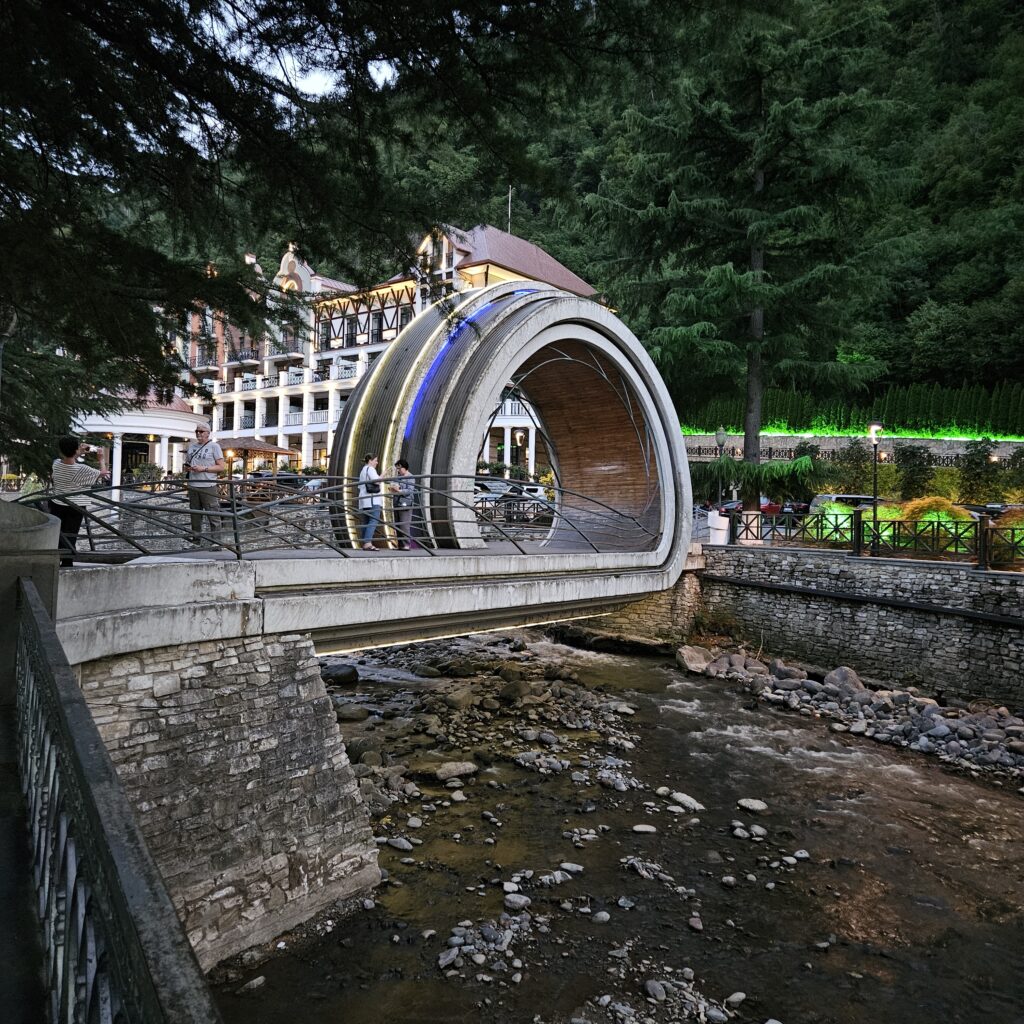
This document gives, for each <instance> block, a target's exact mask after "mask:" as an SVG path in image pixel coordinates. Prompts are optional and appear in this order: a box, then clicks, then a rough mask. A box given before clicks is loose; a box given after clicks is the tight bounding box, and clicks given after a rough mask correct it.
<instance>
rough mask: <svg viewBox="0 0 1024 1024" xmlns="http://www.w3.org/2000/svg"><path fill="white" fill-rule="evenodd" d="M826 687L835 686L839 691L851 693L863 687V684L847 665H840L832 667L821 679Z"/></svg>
mask: <svg viewBox="0 0 1024 1024" xmlns="http://www.w3.org/2000/svg"><path fill="white" fill-rule="evenodd" d="M823 682H824V684H825V686H826V687H829V686H835V687H837V688H838V689H839V691H840V692H841V693H844V694H852V693H855V692H857V691H858V690H863V689H864V684H863V683H862V682H861V681H860V676H858V675H857V673H856V672H854V671H853V669H852V668H850V667H849V666H847V665H840V666H839V668H834V669H832V671H831V672H829V674H828V675H827V676H825V678H824V680H823Z"/></svg>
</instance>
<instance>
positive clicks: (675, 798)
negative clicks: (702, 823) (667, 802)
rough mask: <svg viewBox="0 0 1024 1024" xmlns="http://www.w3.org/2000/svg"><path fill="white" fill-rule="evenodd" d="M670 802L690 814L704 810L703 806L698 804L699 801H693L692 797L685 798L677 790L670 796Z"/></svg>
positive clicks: (685, 796) (684, 795)
mask: <svg viewBox="0 0 1024 1024" xmlns="http://www.w3.org/2000/svg"><path fill="white" fill-rule="evenodd" d="M672 802H673V803H675V804H678V805H679V806H680V807H683V808H685V809H686V810H687V811H689V812H690V813H691V814H696V812H697V811H703V810H704V805H703V804H702V803H700V801H698V800H694V799H693V797H692V796H687V795H686V794H685V793H680V792H679V791H678V790H677V791H676V792H674V793H673V794H672Z"/></svg>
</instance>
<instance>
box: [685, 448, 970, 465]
mask: <svg viewBox="0 0 1024 1024" xmlns="http://www.w3.org/2000/svg"><path fill="white" fill-rule="evenodd" d="M723 452H724V454H726V455H728V456H729V457H730V458H734V459H741V458H743V446H742V445H725V446H724V448H723ZM718 454H719V453H718V446H717V445H714V444H692V445H690V444H688V445H687V446H686V457H687V458H688V459H691V460H692V461H695V462H704V461H710V460H712V459H717V458H718ZM799 454H801V452H799V451H798V450H797V448H796V447H795V446H794V447H789V446H785V445H762V446H761V449H760V458H761V461H762V462H770V461H772V460H782V461H785V462H791V461H792V460H793V459H795V458H796V457H797V456H798V455H799ZM814 457H815V459H816V460H817V461H818V462H839V461H841V460H842V453H841V452H840V451H838V450H832V449H828V448H824V449H820V450H819V451H818V452H817V454H816V455H815V456H814ZM881 457H882V458H889V459H891V456H890V455H889V453H888V452H885V453H883V454H882V456H881ZM929 464H930V465H932V466H959V465H960V456H959V455H938V454H930V455H929Z"/></svg>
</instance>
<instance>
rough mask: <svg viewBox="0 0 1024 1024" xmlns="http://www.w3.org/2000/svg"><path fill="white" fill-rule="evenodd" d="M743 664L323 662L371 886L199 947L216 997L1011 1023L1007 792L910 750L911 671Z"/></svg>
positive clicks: (446, 651) (298, 1005)
mask: <svg viewBox="0 0 1024 1024" xmlns="http://www.w3.org/2000/svg"><path fill="white" fill-rule="evenodd" d="M723 658H724V661H723V660H722V659H723ZM687 659H689V661H688V660H687ZM733 659H740V661H736V660H733ZM748 661H757V659H750V658H749V655H746V654H741V653H740V652H730V653H727V654H724V655H723V654H722V652H716V651H707V652H706V653H700V652H699V651H693V650H692V651H690V652H689V653H688V654H687V655H686V656H685V657H684V658H683V661H682V665H676V664H674V663H673V662H672V661H671V660H669V659H665V658H636V657H621V656H614V655H609V654H595V653H592V652H585V651H580V650H575V649H572V648H569V647H565V646H562V645H560V644H556V643H552V642H551V641H550V640H549V639H547V638H544V637H542V636H541V635H540V634H537V633H534V634H515V635H509V636H506V637H498V638H494V637H490V636H487V637H478V638H466V639H463V640H459V641H445V642H437V643H432V644H424V645H418V646H415V647H412V646H410V647H406V648H393V649H389V650H387V651H372V652H366V653H365V654H364V655H362V656H361V657H360V658H359V659H331V660H328V661H325V663H324V665H323V667H322V670H323V674H324V677H325V679H326V680H327V681H328V685H329V688H330V689H331V691H332V699H333V700H334V702H335V706H336V710H337V714H338V718H339V722H340V725H341V728H342V731H343V733H344V735H345V736H346V741H347V748H348V750H349V754H350V757H351V759H352V761H353V762H354V764H355V770H356V773H357V776H358V777H359V782H360V789H361V791H362V793H363V797H364V799H365V800H366V802H367V804H368V806H369V808H370V809H371V812H372V816H373V820H374V827H375V833H376V837H377V842H378V844H379V846H380V862H381V866H382V868H383V869H384V871H385V876H386V877H385V881H384V882H383V884H382V885H381V887H380V889H379V890H378V891H377V892H376V893H375V894H374V895H373V897H372V898H368V899H367V900H366V901H365V902H364V903H362V904H360V905H358V906H357V907H355V908H338V913H332V914H330V915H323V916H321V918H320V919H319V920H318V921H316V922H313V923H311V924H310V925H309V926H308V927H306V928H304V929H302V930H300V931H298V932H296V933H294V934H292V935H289V936H284V937H282V939H281V940H280V942H279V943H277V944H274V945H272V946H270V947H268V948H266V949H261V950H254V951H250V953H248V954H246V955H245V957H243V958H241V959H239V960H238V961H236V962H235V963H233V964H230V965H227V966H226V967H224V968H222V969H220V971H219V972H218V975H217V977H218V978H219V980H220V987H219V996H218V999H219V1002H220V1004H221V1007H222V1010H223V1012H224V1014H225V1018H226V1020H228V1021H229V1022H233V1021H243V1020H244V1021H247V1022H249V1021H266V1022H268V1024H269V1022H278V1021H289V1022H290V1021H292V1020H293V1019H295V1018H296V1017H299V1018H300V1019H301V1020H303V1021H304V1022H306V1021H308V1022H317V1024H319V1022H320V1021H336V1020H344V1021H345V1022H346V1024H361V1022H364V1021H365V1022H371V1021H373V1022H375V1021H377V1020H379V1019H382V1018H383V1019H387V1020H389V1022H391V1024H403V1022H409V1024H412V1022H430V1021H456V1020H467V1021H469V1020H473V1021H476V1020H484V1021H496V1022H501V1024H505V1022H508V1024H512V1022H519V1021H522V1022H527V1021H530V1022H536V1024H555V1022H564V1024H568V1022H582V1021H589V1022H592V1024H597V1022H599V1021H613V1022H617V1024H618V1022H634V1021H635V1022H637V1024H648V1022H649V1024H654V1022H662V1021H665V1022H668V1021H682V1020H697V1021H710V1022H726V1021H729V1020H736V1021H739V1022H743V1021H756V1022H759V1024H764V1022H765V1021H768V1020H772V1019H774V1020H778V1021H782V1022H783V1024H796V1022H805V1024H825V1022H836V1024H855V1022H856V1024H860V1022H864V1024H867V1022H868V1021H871V1022H873V1024H874V1022H877V1021H882V1020H900V1021H901V1022H908V1024H913V1022H915V1021H922V1022H924V1021H928V1022H929V1024H930V1022H931V1021H934V1020H936V1019H939V1020H943V1021H965V1022H966V1021H972V1022H973V1021H978V1020H987V1021H999V1022H1002V1021H1007V1022H1010V1021H1016V1020H1018V1019H1020V1018H1019V1015H1018V1010H1017V1007H1018V1006H1020V1005H1021V1001H1022V998H1024V986H1022V984H1021V982H1020V978H1021V977H1022V976H1024V974H1022V969H1024V962H1022V956H1021V950H1022V949H1024V942H1021V941H1020V940H1021V920H1022V918H1021V907H1022V906H1024V843H1022V841H1021V835H1020V827H1019V810H1020V805H1019V797H1017V796H1016V794H1014V793H1012V792H1005V791H1003V792H1000V791H999V790H998V789H995V788H993V787H991V786H989V785H985V784H983V783H981V782H977V781H974V780H973V779H971V778H969V777H968V778H960V777H955V776H954V777H950V776H948V775H946V774H943V770H942V766H941V765H940V764H939V763H937V762H936V761H934V760H929V759H926V758H922V757H920V756H919V755H917V756H914V755H913V754H911V753H910V752H908V751H907V750H904V749H903V745H904V744H905V745H906V746H908V747H909V746H911V745H913V744H915V743H917V741H918V740H919V739H920V738H921V737H922V736H925V735H926V734H927V732H928V731H930V730H931V729H935V728H936V727H937V725H938V724H939V723H938V722H937V721H936V717H937V716H936V712H935V711H931V712H927V713H926V710H925V709H927V708H929V707H933V706H935V705H932V704H929V703H928V702H927V701H925V700H923V699H922V698H920V697H919V696H918V695H915V694H910V696H909V699H908V700H907V701H906V702H903V701H902V699H901V700H899V701H897V700H895V699H894V695H893V694H891V693H890V694H888V695H885V694H884V693H883V691H879V690H874V689H870V688H868V687H865V686H864V685H863V683H862V682H861V681H860V680H856V682H854V681H853V680H852V679H851V678H850V677H849V676H848V675H846V674H843V676H842V678H841V679H839V678H837V677H833V678H832V679H830V680H828V681H827V682H826V680H825V678H824V677H825V675H827V673H819V674H820V675H821V676H822V678H821V680H820V682H819V680H816V679H813V678H812V675H813V674H814V673H813V670H812V671H810V672H808V670H807V669H806V668H798V667H795V666H786V665H782V664H781V663H778V664H774V665H772V664H768V663H763V662H758V664H759V665H760V666H761V667H760V668H758V667H755V666H754V665H753V664H748ZM741 662H742V663H741ZM711 666H715V668H713V669H711V671H710V672H709V671H708V669H709V668H711ZM691 669H692V670H694V671H691ZM695 672H699V673H700V675H697V674H694V673H695ZM799 672H804V673H805V676H803V677H801V676H799V675H798V673H799ZM808 681H810V682H812V683H818V685H820V687H821V688H820V689H816V688H814V687H811V686H808V685H806V684H807V682H808ZM791 683H799V684H801V685H800V686H799V687H791V686H790V685H789V684H791ZM776 684H781V685H778V686H777V685H776ZM744 687H747V688H748V690H747V691H744ZM833 689H836V690H837V691H838V692H837V693H833V692H832V691H833ZM754 691H756V694H755V692H754ZM862 693H870V694H871V695H872V699H871V700H870V701H869V700H865V699H863V698H862V697H861V698H858V696H857V695H858V694H862ZM880 693H883V695H882V696H879V694H880ZM805 695H806V696H805ZM780 697H781V699H780ZM819 698H821V699H819ZM824 698H827V699H824ZM886 700H889V701H890V702H891V707H890V706H889V705H886V704H884V703H883V704H882V706H880V707H877V708H873V707H872V705H873V704H877V703H878V702H879V701H883V702H884V701H886ZM794 701H795V703H794ZM830 704H834V705H835V707H831V706H826V705H830ZM898 709H899V710H898ZM903 709H906V715H905V717H904V716H903ZM794 710H795V711H796V712H797V713H796V714H793V713H792V711H794ZM962 710H965V711H966V712H967V714H966V715H965V718H966V717H969V716H970V715H971V714H972V713H971V712H970V711H969V710H968V709H962ZM992 710H993V709H986V714H988V715H989V716H990V717H994V720H995V721H996V723H997V724H996V725H995V726H993V729H994V728H1000V729H1001V731H1002V732H1003V734H1004V737H1003V738H1004V743H1003V749H1004V750H1006V752H1007V753H1009V754H1010V755H1011V756H1015V755H1013V754H1012V751H1011V750H1010V749H1009V748H1008V747H1007V745H1006V742H1005V740H1006V739H1007V738H1010V742H1013V740H1012V737H1013V735H1014V734H1013V733H1012V731H1011V730H1012V729H1013V725H1012V723H1010V722H1009V721H1008V720H1007V719H1008V717H1009V715H1008V713H1007V716H1000V715H994V716H993V715H992V714H991V712H992ZM995 710H998V709H995ZM869 711H871V712H872V714H871V715H869V714H868V712H869ZM911 711H913V715H912V714H911ZM819 716H821V717H822V718H825V719H828V718H831V719H832V722H831V724H832V725H833V726H835V725H840V726H844V727H846V728H845V730H844V732H842V733H835V732H831V731H830V730H829V727H828V726H829V722H827V721H822V720H821V718H819ZM938 717H941V719H942V721H943V723H947V727H948V723H951V722H954V721H956V720H957V716H953V715H949V714H947V713H945V712H943V713H942V714H941V715H939V716H938ZM861 721H864V722H867V723H869V724H868V725H865V726H864V729H863V732H864V735H865V736H866V735H868V729H869V728H870V729H871V730H872V731H873V732H874V733H875V736H876V737H877V736H878V735H879V734H881V733H888V734H890V735H892V736H893V737H896V738H894V739H892V740H890V741H888V743H886V742H885V741H881V742H879V743H877V744H871V743H867V742H865V740H864V739H862V738H860V737H859V736H857V735H856V733H857V732H859V731H861V729H860V727H859V726H858V727H857V728H856V729H855V728H853V727H854V726H855V725H856V723H857V722H861ZM911 721H912V722H913V723H914V725H913V728H914V729H916V733H914V734H913V735H912V733H911V732H906V733H905V732H903V731H902V730H903V726H904V725H905V724H906V723H907V722H911ZM930 723H931V724H930ZM985 724H986V723H984V722H976V723H975V722H971V724H970V728H972V729H974V728H975V727H977V728H978V729H981V731H980V732H979V733H978V736H977V737H971V739H975V738H980V739H981V743H982V744H987V743H990V742H992V740H991V739H985V738H984V733H985V732H986V731H989V732H991V731H992V730H991V729H982V728H981V727H982V726H983V725H985ZM925 725H929V729H927V730H924V729H923V728H922V727H923V726H925ZM957 729H959V723H958V724H957ZM951 732H952V730H951ZM935 738H936V739H946V738H947V737H945V736H943V737H935ZM964 739H965V741H966V739H967V737H964ZM930 742H931V740H930V739H929V743H930ZM883 744H884V745H883ZM897 748H899V749H897ZM918 749H920V744H918ZM967 749H968V750H974V751H977V752H983V753H985V754H988V753H990V752H991V751H992V750H994V749H996V748H995V747H993V746H988V747H985V748H984V751H982V747H981V746H980V745H978V746H976V747H971V746H970V745H969V744H968V745H967ZM944 753H945V754H946V755H947V756H949V757H951V758H952V755H951V754H949V752H948V751H945V752H944ZM1001 753H1002V751H1000V754H1001ZM956 759H957V760H964V761H968V762H969V764H970V765H971V767H972V768H973V769H974V770H977V768H978V767H979V764H978V760H979V759H975V760H970V759H969V758H961V757H959V756H958V757H957V758H956ZM981 760H985V759H984V758H982V759H981ZM987 760H988V761H989V762H990V763H989V764H988V766H987V770H991V771H1002V772H1003V773H1004V777H1009V774H1008V773H1011V772H1013V771H1015V770H1016V769H1017V765H1016V764H1003V763H1001V762H998V763H997V762H996V761H995V759H993V758H991V757H989V758H988V759H987ZM343 911H348V913H345V914H343ZM278 946H280V948H278ZM997 951H998V952H997Z"/></svg>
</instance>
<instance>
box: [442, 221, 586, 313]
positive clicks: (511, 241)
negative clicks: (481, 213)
mask: <svg viewBox="0 0 1024 1024" xmlns="http://www.w3.org/2000/svg"><path fill="white" fill-rule="evenodd" d="M448 235H449V237H450V238H451V239H452V241H453V242H454V243H455V246H456V248H457V249H459V250H460V251H461V252H464V253H465V254H466V255H465V257H464V258H463V259H461V260H460V261H459V262H458V264H457V265H456V266H457V267H458V268H459V269H463V268H468V267H473V266H478V265H479V264H481V263H494V264H497V265H498V266H499V267H503V268H504V269H505V270H511V271H512V272H513V273H517V274H522V275H523V276H524V277H531V278H533V279H534V280H535V281H544V282H546V283H547V284H553V285H554V286H555V287H556V288H561V289H563V290H564V291H567V292H572V293H573V294H575V295H582V296H584V297H587V296H590V295H593V294H594V288H593V286H592V285H589V284H587V282H586V281H584V280H583V278H582V277H578V276H577V275H576V274H574V273H573V272H572V271H571V270H570V269H569V268H568V267H566V266H564V265H563V264H561V263H559V262H558V260H556V259H555V257H554V256H552V255H551V254H550V253H546V252H545V251H544V250H543V249H542V248H541V247H540V246H539V245H534V244H533V243H532V242H528V241H526V239H525V238H519V237H518V236H517V235H510V234H509V233H508V232H507V231H502V230H500V229H499V228H496V227H493V226H492V225H490V224H478V225H477V226H476V227H475V228H470V229H469V231H462V230H460V229H459V228H449V229H448Z"/></svg>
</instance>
